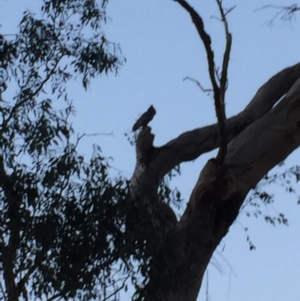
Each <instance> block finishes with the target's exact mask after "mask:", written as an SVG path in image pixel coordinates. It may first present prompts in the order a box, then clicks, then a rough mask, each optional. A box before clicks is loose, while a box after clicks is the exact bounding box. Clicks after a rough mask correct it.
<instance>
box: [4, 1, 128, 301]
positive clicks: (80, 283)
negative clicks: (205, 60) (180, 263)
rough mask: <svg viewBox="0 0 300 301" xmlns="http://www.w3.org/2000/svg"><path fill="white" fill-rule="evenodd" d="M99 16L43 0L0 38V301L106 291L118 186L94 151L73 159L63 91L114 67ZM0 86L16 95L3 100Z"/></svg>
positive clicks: (121, 186) (116, 229) (97, 9)
mask: <svg viewBox="0 0 300 301" xmlns="http://www.w3.org/2000/svg"><path fill="white" fill-rule="evenodd" d="M105 8H106V1H103V2H102V3H98V2H97V1H90V0H85V1H75V0H64V1H49V0H44V1H43V3H42V6H41V17H40V18H38V17H37V15H36V14H34V13H33V12H31V11H29V10H27V11H25V12H24V14H23V18H22V20H21V21H20V23H19V32H18V33H16V34H15V35H14V36H13V38H11V35H10V36H6V35H5V34H3V33H2V34H1V35H0V80H1V87H2V89H1V92H2V93H1V92H0V93H1V94H2V95H1V99H3V101H2V102H1V104H0V105H1V106H0V111H1V128H0V145H1V148H0V149H1V154H0V195H1V199H0V207H1V212H0V219H1V225H0V234H1V236H0V253H1V257H0V259H1V278H2V279H4V283H5V285H4V288H3V290H2V291H0V299H2V300H3V299H5V300H18V298H19V297H20V296H23V298H25V299H27V300H28V299H29V298H32V299H36V298H43V299H44V298H48V299H50V298H51V299H54V298H58V297H61V298H63V299H68V298H73V297H74V296H75V295H76V297H77V298H78V300H87V299H91V298H92V297H94V298H96V297H97V298H99V297H100V295H99V293H100V292H99V285H100V288H103V290H101V294H102V295H101V297H100V299H102V298H104V297H105V296H106V297H107V295H108V294H109V293H111V292H112V291H114V290H115V287H113V286H114V285H115V283H114V282H115V280H114V279H113V276H112V275H111V273H112V271H113V270H112V263H113V262H116V261H117V260H118V256H117V255H116V253H117V250H114V249H113V246H114V243H115V240H116V239H117V234H121V231H123V230H122V225H123V219H124V218H123V217H122V214H123V216H124V212H121V211H120V206H119V204H120V203H122V202H125V200H126V198H127V197H128V185H127V182H126V181H125V179H123V178H121V177H119V178H116V179H113V180H112V179H110V177H109V165H108V162H107V160H106V159H105V158H104V157H103V156H102V154H101V150H100V148H99V147H98V146H96V145H95V146H94V150H93V155H92V157H91V159H90V160H86V159H85V158H84V157H83V156H81V155H80V154H78V153H77V150H76V147H77V144H78V143H79V140H80V138H82V137H78V138H77V140H76V139H75V141H74V138H73V136H74V135H73V134H74V130H73V128H72V126H71V125H70V124H69V122H68V118H69V116H70V114H72V111H73V107H72V104H71V101H70V100H69V98H68V94H67V90H66V84H67V83H68V82H69V81H70V80H71V79H72V78H74V76H75V77H81V79H82V84H83V86H84V88H86V87H87V85H88V84H89V82H90V80H91V79H92V78H93V77H95V76H97V75H100V74H102V73H108V72H111V71H115V72H117V71H118V68H119V67H120V66H121V64H122V63H123V62H124V59H123V58H122V57H121V56H120V50H119V48H118V46H117V45H115V44H113V43H111V42H109V41H108V40H107V38H106V37H105V35H104V33H103V32H102V25H103V22H105V19H106V15H105ZM7 87H8V89H7V92H9V91H10V90H11V89H10V88H12V90H16V91H17V92H16V94H15V95H14V96H13V97H12V98H11V99H7V96H6V91H5V89H6V88H7ZM49 95H50V96H49ZM58 99H61V101H63V103H61V105H63V106H64V107H65V108H64V109H62V110H56V109H55V106H56V105H57V100H58ZM61 105H60V106H61ZM122 218H123V219H122ZM97 287H98V290H97V289H96V288H97Z"/></svg>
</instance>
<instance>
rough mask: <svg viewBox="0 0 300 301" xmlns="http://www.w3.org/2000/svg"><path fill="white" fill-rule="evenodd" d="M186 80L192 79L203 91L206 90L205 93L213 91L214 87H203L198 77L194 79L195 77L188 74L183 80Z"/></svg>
mask: <svg viewBox="0 0 300 301" xmlns="http://www.w3.org/2000/svg"><path fill="white" fill-rule="evenodd" d="M185 80H190V81H192V82H194V83H196V84H197V86H198V87H199V88H200V89H201V90H202V92H204V93H205V92H208V93H211V92H213V89H205V88H203V86H202V85H201V83H200V82H199V81H198V80H196V79H194V78H192V77H189V76H187V77H185V78H184V79H183V81H185Z"/></svg>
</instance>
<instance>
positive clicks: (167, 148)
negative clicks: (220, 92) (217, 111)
mask: <svg viewBox="0 0 300 301" xmlns="http://www.w3.org/2000/svg"><path fill="white" fill-rule="evenodd" d="M299 77H300V63H298V64H296V65H294V66H291V67H288V68H286V69H283V70H282V71H280V72H279V73H277V74H276V75H274V76H273V77H271V78H270V79H269V80H268V81H267V82H266V83H265V84H264V85H263V86H262V87H261V88H260V89H259V90H258V91H257V93H256V94H255V96H254V97H253V99H252V100H251V101H250V102H249V104H248V105H247V106H246V108H245V109H244V110H243V111H242V112H240V113H239V114H237V115H236V116H233V117H231V118H229V119H228V120H227V122H226V131H227V132H226V135H227V139H228V141H231V140H232V139H233V138H234V137H235V136H236V135H237V134H238V133H240V132H241V131H242V130H244V129H245V128H246V127H247V126H249V125H250V124H252V123H253V122H254V121H256V120H258V119H259V118H261V117H262V116H264V115H265V114H266V113H267V112H269V111H270V110H271V109H272V108H273V106H274V105H275V104H276V103H277V102H278V101H279V100H280V98H282V96H284V95H285V94H286V93H287V92H288V91H289V89H290V88H291V87H292V85H293V84H294V83H295V82H296V81H297V79H298V78H299ZM217 147H218V126H217V124H214V125H210V126H206V127H203V128H200V129H195V130H192V131H189V132H185V133H183V134H181V135H180V136H178V137H177V138H175V139H173V140H171V141H170V142H168V143H167V144H165V145H164V146H162V147H161V148H159V152H158V155H157V156H156V157H155V159H154V160H153V162H152V164H151V169H153V172H154V170H155V173H156V174H157V177H156V178H157V179H158V180H160V179H161V178H162V177H163V176H164V175H165V174H166V173H167V172H169V171H170V170H172V169H173V168H174V167H175V166H177V165H178V164H180V163H182V162H186V161H191V160H194V159H196V158H198V157H199V156H200V155H202V154H203V153H206V152H209V151H211V150H213V149H215V148H217Z"/></svg>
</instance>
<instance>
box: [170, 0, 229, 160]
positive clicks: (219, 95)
mask: <svg viewBox="0 0 300 301" xmlns="http://www.w3.org/2000/svg"><path fill="white" fill-rule="evenodd" d="M174 1H175V2H177V3H179V4H180V5H181V6H182V7H183V8H184V9H185V10H186V11H187V12H188V13H189V14H190V16H191V18H192V21H193V23H194V25H195V27H196V29H197V31H198V34H199V36H200V39H201V40H202V42H203V45H204V48H205V51H206V56H207V63H208V72H209V77H210V81H211V83H212V88H213V93H214V103H215V110H216V115H217V120H218V129H219V131H218V132H219V146H220V147H219V152H218V155H217V160H218V161H219V162H220V163H222V162H223V161H224V159H225V156H226V152H227V138H226V129H225V121H226V112H225V93H226V88H227V75H228V66H229V58H230V51H231V44H232V37H231V34H230V32H229V29H228V23H227V19H226V14H227V13H226V12H225V11H224V9H223V6H222V1H221V0H216V2H217V5H218V7H219V11H220V15H221V21H222V22H223V24H224V28H225V36H226V46H225V50H224V55H223V63H222V70H221V77H220V79H219V78H218V77H217V75H216V73H215V70H216V64H215V56H214V52H213V50H212V47H211V38H210V36H209V34H208V33H207V32H206V31H205V28H204V23H203V20H202V18H201V16H200V15H199V14H198V13H197V12H196V11H195V10H194V8H193V7H191V6H190V5H189V4H188V3H187V2H186V1H185V0H174Z"/></svg>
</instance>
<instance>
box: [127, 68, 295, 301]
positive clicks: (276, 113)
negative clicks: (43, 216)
mask: <svg viewBox="0 0 300 301" xmlns="http://www.w3.org/2000/svg"><path fill="white" fill-rule="evenodd" d="M299 78H300V64H296V65H294V66H292V67H289V68H286V69H284V70H282V71H281V72H279V73H278V74H276V75H274V76H273V77H272V78H270V79H269V80H268V81H267V82H266V83H265V84H264V85H263V86H262V87H261V88H260V89H259V90H258V92H257V93H256V94H255V96H254V97H253V99H252V100H251V101H250V102H249V104H248V105H247V106H246V108H245V109H244V110H243V111H242V112H241V113H239V114H237V115H236V116H233V117H231V118H229V119H228V120H227V123H226V132H227V134H226V135H227V137H228V141H230V142H229V144H228V150H227V155H226V158H225V163H224V164H219V163H218V162H217V161H216V160H215V159H211V160H209V161H208V162H207V164H206V165H205V166H204V168H203V170H202V171H201V173H200V176H199V178H198V180H197V182H196V184H195V187H194V189H193V191H192V193H191V196H190V199H189V202H188V204H187V208H186V210H185V213H184V214H183V216H182V218H181V220H180V221H178V222H176V221H174V220H173V221H172V222H171V225H172V228H171V230H170V231H168V233H167V234H166V236H165V241H164V242H163V243H162V245H161V247H160V250H159V251H157V253H156V254H154V255H153V256H154V260H153V266H154V268H156V269H161V275H159V272H158V273H157V274H155V275H154V276H152V279H151V277H150V282H149V284H148V285H147V286H146V287H145V289H146V290H147V291H148V296H149V298H148V299H147V300H153V301H154V300H155V301H158V300H167V301H182V300H186V301H194V300H196V298H197V295H198V292H199V290H200V287H201V282H202V278H203V274H204V271H205V269H206V267H207V265H208V263H209V260H210V258H211V256H212V254H213V252H214V250H215V249H216V247H217V246H218V244H219V243H220V241H221V239H222V238H223V237H224V236H225V235H226V233H227V232H228V230H229V227H230V226H231V224H232V223H233V221H234V220H235V219H236V217H237V215H238V213H239V210H240V207H241V205H242V204H243V201H244V199H245V197H246V195H247V194H248V192H249V191H250V190H251V189H252V188H253V187H255V185H256V184H257V183H258V182H259V181H260V180H261V178H262V177H263V176H264V175H265V174H266V173H267V172H268V171H269V170H270V169H271V168H273V167H274V166H276V165H277V164H278V163H280V162H281V161H283V160H284V159H285V158H286V157H287V156H288V155H289V154H290V153H291V152H293V151H294V150H295V149H296V148H297V147H298V146H299V144H300V129H299V127H300V79H299ZM153 139H154V136H153V134H151V130H150V128H149V127H147V128H145V129H144V130H143V131H142V132H141V133H140V135H139V137H138V140H137V163H136V168H135V171H134V174H133V177H132V181H131V185H132V193H133V195H134V196H135V199H139V200H140V201H141V202H142V203H144V202H145V201H146V200H147V202H149V201H151V200H153V199H155V195H156V193H157V187H158V184H159V182H160V181H161V179H162V178H163V176H164V175H166V173H167V172H169V171H170V170H171V169H172V168H174V167H175V166H176V165H178V164H180V163H182V162H184V161H190V160H194V159H196V158H198V157H199V156H200V155H201V154H203V153H205V152H208V151H210V150H212V149H215V148H217V147H218V127H217V125H216V124H214V125H210V126H207V127H204V128H201V129H195V130H193V131H189V132H186V133H183V134H182V135H180V136H179V137H177V138H175V139H173V140H172V141H170V142H168V143H167V144H165V145H164V146H162V147H160V148H155V147H154V146H153V144H152V142H153ZM169 210H171V209H170V208H169ZM168 216H169V215H168ZM161 258H163V260H162V259H161ZM163 271H167V273H168V274H169V277H176V285H174V286H170V287H169V288H168V290H167V292H166V291H165V290H164V286H165V278H166V272H163ZM175 275H176V276H175Z"/></svg>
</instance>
